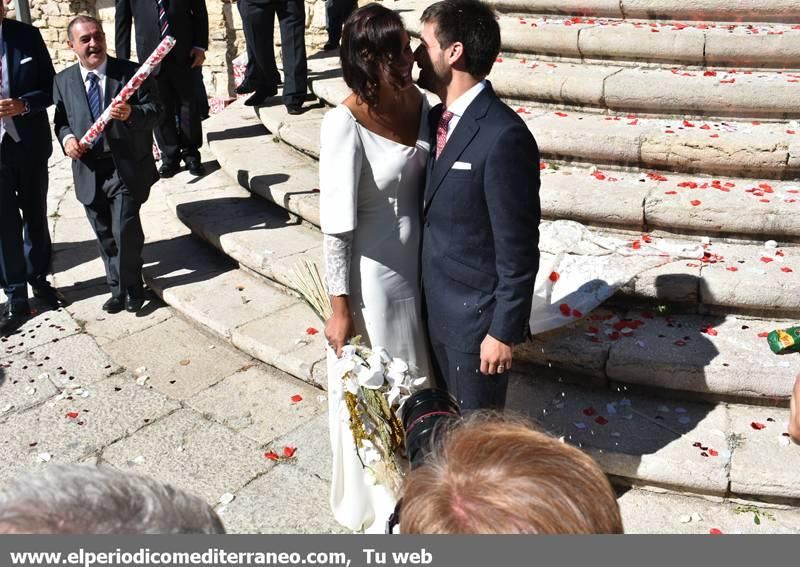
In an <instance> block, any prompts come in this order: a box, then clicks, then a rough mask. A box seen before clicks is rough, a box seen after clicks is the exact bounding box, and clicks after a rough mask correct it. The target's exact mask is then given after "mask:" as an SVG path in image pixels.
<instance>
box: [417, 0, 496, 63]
mask: <svg viewBox="0 0 800 567" xmlns="http://www.w3.org/2000/svg"><path fill="white" fill-rule="evenodd" d="M420 20H421V21H422V23H428V22H431V23H434V24H436V40H437V41H438V42H439V46H440V47H441V48H442V49H446V48H448V47H450V46H451V45H453V44H454V43H455V42H460V43H461V44H462V45H463V46H464V65H465V67H466V70H467V72H468V73H469V74H470V75H472V76H473V77H475V78H476V79H483V78H484V77H486V76H487V75H488V74H489V72H490V71H491V70H492V65H494V62H495V60H496V59H497V54H498V53H500V25H499V24H498V23H497V18H496V17H495V14H494V12H493V11H492V9H491V8H490V7H489V6H487V5H486V4H484V3H483V2H480V1H479V0H442V1H441V2H436V3H435V4H431V5H430V6H428V7H427V8H425V11H424V12H423V13H422V17H421V18H420Z"/></svg>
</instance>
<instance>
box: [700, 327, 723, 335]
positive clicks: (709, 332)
mask: <svg viewBox="0 0 800 567" xmlns="http://www.w3.org/2000/svg"><path fill="white" fill-rule="evenodd" d="M700 332H701V333H705V334H707V335H711V336H712V337H716V336H717V335H718V334H719V333H717V330H716V329H715V328H713V327H710V326H709V327H705V328H704V329H701V330H700Z"/></svg>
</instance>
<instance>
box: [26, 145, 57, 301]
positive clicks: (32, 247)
mask: <svg viewBox="0 0 800 567" xmlns="http://www.w3.org/2000/svg"><path fill="white" fill-rule="evenodd" d="M47 185H48V172H47V161H46V160H41V162H40V163H38V164H35V163H31V164H30V165H28V166H26V167H22V168H20V195H19V202H20V207H21V208H22V219H23V236H24V241H25V262H26V273H27V276H28V282H29V283H30V284H31V286H32V287H33V288H34V290H36V289H37V288H42V287H48V286H49V285H50V284H49V283H48V282H47V275H48V274H49V273H50V261H51V258H52V244H51V241H50V228H49V227H48V225H47Z"/></svg>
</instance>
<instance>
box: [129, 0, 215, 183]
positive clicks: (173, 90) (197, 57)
mask: <svg viewBox="0 0 800 567" xmlns="http://www.w3.org/2000/svg"><path fill="white" fill-rule="evenodd" d="M132 22H133V23H135V25H136V53H137V55H138V56H139V60H140V61H144V59H145V58H147V57H149V56H150V54H151V53H152V52H153V50H154V49H155V48H156V46H158V44H159V43H161V40H162V39H163V38H164V37H166V36H168V35H170V36H172V37H174V38H175V40H176V43H175V47H174V48H173V49H172V51H171V52H170V53H169V54H168V55H167V56H166V57H165V58H164V61H163V62H162V63H161V65H160V68H159V69H158V70H157V71H156V76H157V81H158V91H159V94H160V97H161V103H162V104H163V106H164V112H163V113H162V115H161V117H160V120H159V124H158V128H157V129H156V140H157V141H158V147H159V148H160V149H161V168H160V170H159V174H160V175H161V177H172V176H173V175H175V174H176V173H177V172H178V170H179V168H180V162H181V159H183V160H184V161H185V162H186V166H187V167H188V168H189V171H190V172H191V173H192V174H193V175H203V174H204V173H205V168H204V167H203V164H202V163H201V161H200V150H199V148H200V146H201V145H202V144H203V129H202V125H201V123H200V122H201V111H200V108H199V105H198V101H197V96H196V91H195V82H194V79H193V76H192V69H193V68H195V67H200V66H201V65H202V64H203V62H204V61H205V58H206V53H205V52H206V50H207V49H208V12H207V11H206V3H205V0H116V13H115V27H116V36H115V40H116V51H117V57H119V58H121V59H129V58H130V55H131V23H132ZM176 117H177V118H178V120H177V124H176Z"/></svg>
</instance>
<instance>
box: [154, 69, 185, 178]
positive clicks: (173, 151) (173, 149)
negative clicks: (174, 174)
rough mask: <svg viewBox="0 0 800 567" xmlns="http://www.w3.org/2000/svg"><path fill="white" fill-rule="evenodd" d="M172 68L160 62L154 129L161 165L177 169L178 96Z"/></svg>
mask: <svg viewBox="0 0 800 567" xmlns="http://www.w3.org/2000/svg"><path fill="white" fill-rule="evenodd" d="M171 71H172V69H170V68H169V67H167V66H166V61H165V62H164V63H162V65H161V68H160V69H159V73H158V76H157V77H156V80H157V82H158V92H159V95H160V97H161V106H162V110H161V114H159V116H158V126H157V127H156V129H155V135H156V142H158V149H159V150H161V164H162V167H171V168H175V169H177V168H178V167H179V166H180V160H181V149H180V141H179V140H178V126H177V124H176V120H175V116H176V113H177V112H178V105H179V104H180V98H179V96H178V92H177V89H176V88H175V86H174V81H173V78H172V72H171Z"/></svg>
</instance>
